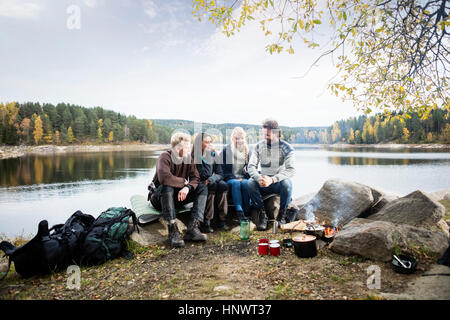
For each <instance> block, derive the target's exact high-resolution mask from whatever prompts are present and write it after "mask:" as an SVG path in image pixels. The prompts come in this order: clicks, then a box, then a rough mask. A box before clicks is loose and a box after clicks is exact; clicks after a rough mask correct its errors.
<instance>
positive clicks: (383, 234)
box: [330, 219, 395, 261]
mask: <svg viewBox="0 0 450 320" xmlns="http://www.w3.org/2000/svg"><path fill="white" fill-rule="evenodd" d="M394 229H395V227H394V225H393V224H392V223H389V222H384V221H370V222H368V221H367V220H366V219H354V220H353V221H351V222H350V223H349V224H347V225H346V226H345V227H344V228H343V229H342V230H341V231H340V232H339V233H338V234H337V235H336V237H335V239H334V241H333V242H332V243H331V246H330V248H331V250H333V251H334V252H336V253H339V254H344V255H359V256H362V257H366V258H370V259H374V260H381V261H389V260H390V259H392V250H393V249H394V240H393V237H392V234H393V230H394Z"/></svg>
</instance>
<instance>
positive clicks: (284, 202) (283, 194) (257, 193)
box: [248, 178, 292, 209]
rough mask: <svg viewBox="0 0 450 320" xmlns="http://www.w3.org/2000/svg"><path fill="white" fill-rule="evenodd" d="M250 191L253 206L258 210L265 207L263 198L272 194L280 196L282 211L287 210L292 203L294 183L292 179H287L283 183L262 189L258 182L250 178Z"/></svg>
mask: <svg viewBox="0 0 450 320" xmlns="http://www.w3.org/2000/svg"><path fill="white" fill-rule="evenodd" d="M248 191H249V192H250V199H251V201H252V204H253V205H254V206H255V207H256V208H257V209H261V208H262V207H263V206H264V202H263V200H262V196H264V195H267V194H271V193H276V194H279V195H280V209H285V208H287V207H288V205H289V202H291V197H292V181H291V179H285V180H283V181H281V182H277V183H272V184H271V185H270V186H268V187H261V186H260V185H259V183H258V182H257V181H256V180H254V179H253V178H250V179H249V180H248Z"/></svg>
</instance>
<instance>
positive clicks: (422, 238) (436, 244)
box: [396, 224, 448, 256]
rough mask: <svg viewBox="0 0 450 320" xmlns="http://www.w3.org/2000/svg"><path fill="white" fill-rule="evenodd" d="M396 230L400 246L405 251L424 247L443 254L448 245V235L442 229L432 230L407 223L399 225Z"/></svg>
mask: <svg viewBox="0 0 450 320" xmlns="http://www.w3.org/2000/svg"><path fill="white" fill-rule="evenodd" d="M396 231H397V233H396V235H398V246H399V248H400V249H402V250H404V251H409V252H414V251H415V250H418V249H419V250H420V249H422V248H423V249H425V250H427V251H429V252H432V253H437V254H439V256H441V255H442V254H444V252H445V250H446V249H447V247H448V235H447V234H445V233H444V232H442V231H432V230H428V229H425V228H418V227H414V226H410V225H406V224H401V225H397V226H396Z"/></svg>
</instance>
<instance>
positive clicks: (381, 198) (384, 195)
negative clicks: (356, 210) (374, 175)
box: [359, 187, 400, 218]
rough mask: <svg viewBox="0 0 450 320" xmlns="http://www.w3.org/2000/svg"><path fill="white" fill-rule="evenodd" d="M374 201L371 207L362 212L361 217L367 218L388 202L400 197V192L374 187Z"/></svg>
mask: <svg viewBox="0 0 450 320" xmlns="http://www.w3.org/2000/svg"><path fill="white" fill-rule="evenodd" d="M371 190H372V196H373V203H372V205H371V206H370V208H369V209H367V210H366V211H364V212H363V213H361V214H360V216H359V217H360V218H367V217H369V216H371V215H373V214H375V213H377V212H379V211H381V209H382V208H384V207H385V206H386V205H387V204H388V203H390V202H392V201H394V200H396V199H398V198H400V196H399V195H398V194H394V193H389V192H385V191H381V190H379V189H375V188H372V187H371Z"/></svg>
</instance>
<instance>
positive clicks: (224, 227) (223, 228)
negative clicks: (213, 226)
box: [217, 221, 230, 231]
mask: <svg viewBox="0 0 450 320" xmlns="http://www.w3.org/2000/svg"><path fill="white" fill-rule="evenodd" d="M217 228H218V229H219V230H221V231H228V230H230V227H229V226H227V224H226V223H225V221H219V222H218V223H217Z"/></svg>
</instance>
